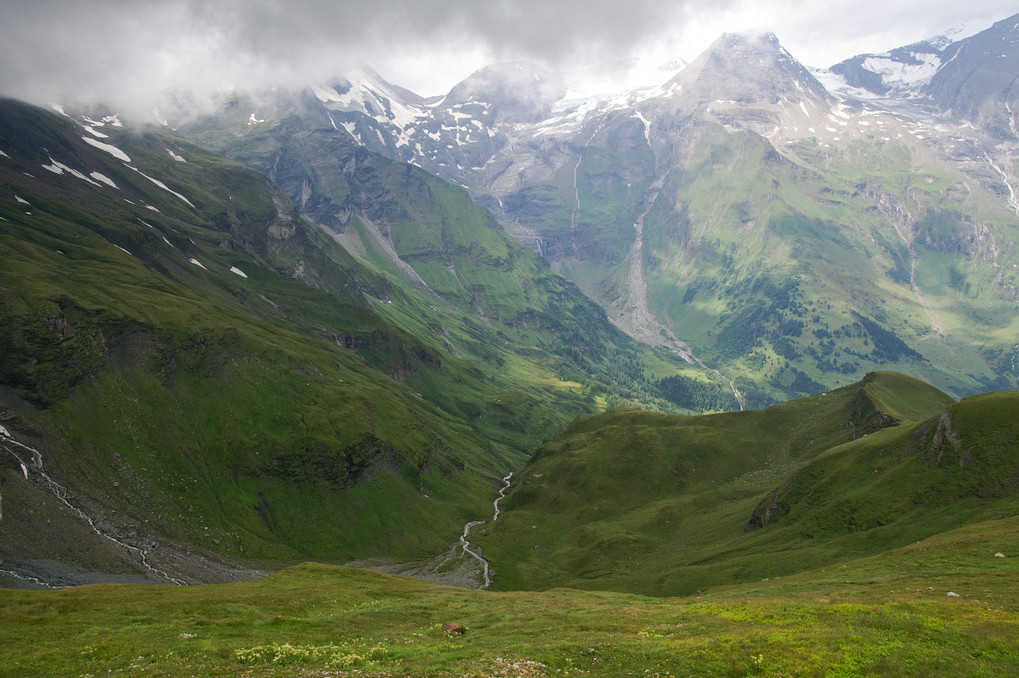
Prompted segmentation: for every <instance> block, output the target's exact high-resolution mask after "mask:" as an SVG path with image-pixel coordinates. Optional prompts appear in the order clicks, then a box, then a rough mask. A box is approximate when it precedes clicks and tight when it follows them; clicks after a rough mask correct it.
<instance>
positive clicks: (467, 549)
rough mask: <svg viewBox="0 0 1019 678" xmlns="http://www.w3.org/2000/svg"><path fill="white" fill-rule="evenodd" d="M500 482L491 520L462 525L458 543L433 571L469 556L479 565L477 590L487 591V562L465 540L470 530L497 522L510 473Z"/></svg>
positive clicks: (510, 478) (488, 575)
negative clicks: (479, 583)
mask: <svg viewBox="0 0 1019 678" xmlns="http://www.w3.org/2000/svg"><path fill="white" fill-rule="evenodd" d="M502 482H503V486H502V489H501V490H499V496H498V497H496V498H495V500H494V501H493V502H492V518H491V520H472V521H471V522H469V523H467V524H466V525H464V531H463V534H462V535H460V541H458V542H457V543H456V544H455V545H454V546H453V548H452V549H450V551H449V553H448V554H447V555H446V558H445V559H444V560H443V561H442V562H441V563H439V564H438V565H436V566H435V567H434V568H433V571H436V572H437V571H438V570H439V568H441V567H442V566H443V565H445V564H446V563H448V562H449V561H451V560H456V559H458V558H463V557H465V556H470V557H472V558H474V559H475V560H477V561H478V564H479V565H481V573H482V582H481V586H479V587H478V588H482V589H487V588H488V587H489V586H491V585H492V574H491V570H490V569H489V566H488V561H487V560H485V558H484V557H483V556H482V555H481V554H480V553H478V552H477V551H475V550H474V549H473V547H472V546H471V543H470V542H469V541H468V540H467V537H469V536H470V534H471V530H473V529H474V528H475V527H477V526H478V525H483V524H485V523H488V522H492V523H494V522H495V521H497V520H499V502H501V501H502V500H503V498H504V497H505V496H506V491H507V490H509V487H510V483H511V482H513V474H512V473H510V474H509V475H508V476H506V477H505V478H503V479H502ZM458 553H459V555H458Z"/></svg>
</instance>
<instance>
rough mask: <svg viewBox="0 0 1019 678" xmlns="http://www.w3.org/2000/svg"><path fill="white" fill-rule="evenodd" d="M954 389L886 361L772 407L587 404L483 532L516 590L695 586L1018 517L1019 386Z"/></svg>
mask: <svg viewBox="0 0 1019 678" xmlns="http://www.w3.org/2000/svg"><path fill="white" fill-rule="evenodd" d="M950 402H951V399H950V398H948V397H947V396H945V395H944V394H943V393H941V392H939V391H937V390H936V389H933V388H932V387H930V386H927V385H926V384H922V383H921V382H917V381H915V380H912V379H910V378H908V377H904V376H902V375H897V374H888V373H877V374H875V375H871V376H870V377H868V379H867V380H865V381H864V382H862V383H860V384H857V385H853V386H850V387H844V388H842V389H839V390H836V391H833V392H831V393H827V394H821V395H818V396H812V397H809V398H803V399H799V400H794V401H790V402H789V403H786V404H784V405H780V406H776V407H773V408H770V409H768V410H762V411H752V412H743V413H728V414H720V415H709V416H702V417H685V418H676V417H669V416H667V415H653V414H648V413H643V412H635V411H626V410H622V411H617V412H610V413H606V414H604V415H594V416H590V417H583V418H580V419H578V420H577V421H576V422H575V423H574V424H573V425H571V427H570V428H569V429H568V430H567V431H566V432H564V433H563V434H562V435H560V436H558V437H556V438H553V439H551V440H550V441H548V442H547V443H546V444H545V445H543V447H542V448H541V449H540V450H539V452H538V454H537V455H536V456H535V458H534V460H533V461H532V463H531V464H530V465H529V466H528V468H527V469H526V470H525V471H524V472H522V473H521V474H519V476H518V477H519V480H517V482H516V483H515V486H514V489H513V490H512V491H511V492H510V494H509V495H508V496H507V499H506V502H505V505H504V508H505V512H504V517H503V518H501V519H500V521H499V522H498V523H496V524H495V525H493V526H492V527H491V528H490V529H489V530H488V534H487V536H485V537H479V538H478V542H479V543H480V544H481V545H482V546H483V547H484V549H485V552H486V554H487V555H488V557H489V558H490V560H491V562H492V565H493V567H494V568H495V569H496V573H497V579H496V586H498V587H501V588H509V589H513V588H548V587H551V586H562V585H569V586H575V587H580V588H592V589H595V588H597V589H606V588H608V589H615V590H626V591H635V592H641V593H652V594H675V593H684V594H685V593H690V592H692V591H695V590H697V589H703V588H705V587H708V586H716V585H719V584H720V583H723V582H729V581H749V580H755V579H760V578H761V577H766V576H777V575H783V576H784V575H788V574H790V573H793V572H796V571H800V570H802V569H804V568H807V567H816V566H821V565H824V564H826V563H831V562H835V561H838V560H841V559H844V558H847V557H860V556H864V555H868V554H874V553H879V552H882V551H885V550H887V549H889V548H894V547H896V546H901V545H903V544H906V543H909V542H911V541H915V540H916V539H921V538H924V537H927V536H930V535H932V534H936V533H938V532H940V531H942V530H944V529H945V528H946V527H951V526H955V525H963V524H966V523H967V522H970V521H973V520H978V519H986V518H989V517H991V516H998V515H1002V514H1005V515H1011V514H1012V513H1014V512H1015V509H1016V506H1015V499H1014V497H1015V494H1014V492H1015V487H1014V485H1015V477H1016V469H1015V459H1014V455H1013V454H1011V450H1012V449H1013V447H1012V446H1013V445H1014V440H1015V435H1016V432H1015V430H1014V424H1013V423H1012V420H1013V419H1014V412H1015V409H1016V407H1019V403H1017V396H1016V394H1015V393H1003V394H992V395H988V396H982V397H974V398H969V399H966V400H964V401H962V402H961V403H958V404H954V405H950V406H949V403H950ZM946 406H947V407H948V409H945V408H946ZM1007 412H1011V413H1012V414H1011V415H1009V414H1006V413H1007ZM945 413H947V414H945ZM983 413H986V415H985V414H983ZM941 417H945V418H946V419H945V421H947V422H951V427H949V428H946V427H945V426H944V425H941V429H940V430H941V433H940V434H939V433H938V431H939V424H940V422H942V419H941ZM896 421H898V422H901V423H900V424H899V425H897V426H892V427H891V428H882V427H887V426H889V425H891V424H894V423H895V422H896ZM948 430H951V432H952V434H951V435H952V436H955V439H956V440H957V441H958V442H959V446H958V448H957V447H956V446H955V444H954V443H947V442H944V441H945V440H948V438H949V437H950V436H949V434H948V432H947V431H948ZM939 436H940V439H941V441H942V442H941V443H940V444H941V447H940V448H939V449H938V450H937V451H934V452H932V451H931V450H933V449H934V448H935V447H937V446H938V444H937V443H936V439H937V438H938V437H939ZM962 457H965V458H966V462H965V465H964V466H963V467H960V465H959V460H960V458H962Z"/></svg>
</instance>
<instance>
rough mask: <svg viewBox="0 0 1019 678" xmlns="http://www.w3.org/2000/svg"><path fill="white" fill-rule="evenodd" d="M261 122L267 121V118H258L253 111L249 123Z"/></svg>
mask: <svg viewBox="0 0 1019 678" xmlns="http://www.w3.org/2000/svg"><path fill="white" fill-rule="evenodd" d="M260 122H265V120H259V119H258V118H256V117H255V114H254V113H252V114H251V116H250V117H248V124H249V125H257V124H258V123H260Z"/></svg>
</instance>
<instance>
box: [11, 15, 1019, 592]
mask: <svg viewBox="0 0 1019 678" xmlns="http://www.w3.org/2000/svg"><path fill="white" fill-rule="evenodd" d="M1017 33H1019V15H1017V17H1013V18H1011V19H1008V20H1005V21H1002V22H999V23H997V24H995V25H994V26H993V27H991V28H990V29H988V30H986V31H983V32H981V33H979V34H976V35H974V36H970V37H967V38H964V39H961V40H951V39H947V38H945V39H932V40H931V41H927V42H924V43H917V44H915V45H910V46H907V47H903V48H899V49H896V50H893V51H891V52H888V53H887V54H873V55H861V56H859V57H855V58H853V59H850V60H847V61H846V62H843V63H842V64H838V65H836V66H833V67H832V68H830V69H827V70H824V71H818V70H811V69H808V68H806V67H805V66H803V65H802V64H800V63H799V62H798V61H797V60H796V59H795V58H794V57H793V56H792V55H791V54H790V53H789V52H788V51H786V50H785V49H784V48H783V47H782V45H781V44H780V43H779V41H778V39H777V38H776V37H775V36H774V35H769V34H765V35H749V36H748V35H735V34H727V35H724V36H721V37H720V38H719V39H718V40H717V41H716V42H715V43H714V44H713V45H712V46H711V47H710V48H709V49H708V50H707V51H706V52H704V53H703V54H701V55H700V56H698V57H697V58H696V59H694V60H693V61H691V62H690V63H688V64H676V67H677V68H676V69H675V70H674V72H673V73H672V74H671V76H670V77H669V78H668V79H667V80H665V81H664V82H662V83H660V84H659V85H656V86H654V87H650V88H647V89H642V90H636V91H628V92H621V93H620V92H612V93H610V94H598V95H590V94H584V95H580V93H579V91H578V90H577V89H576V87H575V83H573V82H572V81H571V79H570V77H568V76H567V75H563V74H558V73H555V72H552V71H549V70H547V69H544V68H542V67H540V66H537V65H534V64H526V63H508V64H497V65H493V66H491V67H488V68H485V69H482V70H481V71H479V72H477V73H475V74H474V75H472V76H471V77H469V78H468V79H466V80H465V81H464V82H462V83H460V84H458V85H457V86H456V87H454V88H453V89H452V90H451V91H450V92H449V93H448V94H447V95H446V96H444V97H435V98H431V99H426V98H423V97H420V96H417V95H415V94H414V93H412V92H409V91H407V90H405V89H402V88H399V87H396V86H394V85H391V84H389V83H386V82H385V81H384V80H383V79H382V78H381V77H380V76H378V74H376V73H374V72H373V71H371V70H370V69H368V68H365V69H362V70H360V71H359V72H357V73H348V74H345V75H343V76H341V77H337V78H336V79H335V80H334V81H332V82H329V83H322V84H316V85H313V86H308V87H294V88H291V89H277V90H273V91H268V92H230V93H228V94H226V95H224V96H223V98H222V99H221V100H220V101H219V102H218V106H217V108H216V110H215V112H214V113H211V114H206V115H202V116H200V117H192V118H188V119H182V120H179V121H178V120H169V121H165V124H164V125H158V126H153V125H142V124H136V123H134V122H132V121H122V120H121V119H120V116H118V115H117V114H116V112H115V111H111V110H107V109H106V108H104V107H103V106H102V104H100V103H95V104H94V105H90V106H70V105H66V106H60V105H54V106H52V107H51V108H50V109H49V110H46V109H41V108H37V107H34V106H31V105H28V104H25V103H22V102H18V101H13V100H5V101H2V102H0V257H2V260H0V264H2V265H0V308H2V316H3V319H4V322H3V324H2V327H0V347H2V348H0V425H2V427H3V428H2V429H0V445H2V446H3V448H4V454H5V457H4V459H5V466H4V469H5V475H4V482H3V484H2V485H0V502H2V503H0V506H2V507H3V513H2V518H0V558H2V560H3V564H2V565H0V570H2V572H0V574H2V575H3V576H4V577H6V579H5V581H7V582H10V583H19V584H21V585H36V586H63V585H69V584H78V583H88V582H102V581H108V580H111V578H112V579H115V580H118V581H120V580H146V581H161V582H166V581H171V582H174V583H202V582H208V581H221V580H229V579H244V578H250V577H253V576H256V575H258V574H260V573H262V572H264V571H265V570H268V569H275V568H277V567H279V566H280V565H281V564H286V563H293V562H297V561H300V560H307V559H313V560H324V561H331V562H351V561H359V562H360V561H364V560H365V559H370V558H384V559H387V560H389V561H398V562H404V563H405V562H409V561H414V562H415V563H417V564H418V565H419V566H420V567H421V568H424V569H428V568H432V569H433V570H434V571H433V574H436V575H439V574H444V573H446V570H452V569H457V570H458V571H459V572H460V573H461V574H462V572H463V571H464V570H470V568H471V567H472V566H473V565H472V558H476V559H477V560H478V561H481V560H485V562H486V563H487V562H490V563H491V565H492V567H493V569H494V571H495V572H496V577H495V578H494V580H493V582H494V584H493V585H494V586H495V587H496V588H500V587H501V588H527V589H540V588H548V587H552V586H563V585H567V586H572V587H580V588H598V589H615V590H622V591H632V592H638V593H650V594H658V595H661V594H667V595H675V594H688V593H691V592H693V591H696V590H698V589H701V588H703V587H706V586H716V585H722V584H727V583H733V582H746V581H748V580H749V579H750V578H751V577H759V575H760V573H762V572H765V573H771V574H775V575H776V576H787V575H791V574H794V573H796V572H799V571H801V570H803V569H804V568H806V567H807V566H822V565H829V564H833V563H836V562H840V560H842V559H845V558H848V557H862V556H870V555H875V554H880V553H884V552H887V551H889V550H891V549H895V548H900V547H904V546H905V545H907V544H908V543H910V542H911V541H916V540H917V539H924V538H928V537H932V536H933V535H936V534H938V533H939V532H941V531H944V530H945V529H949V528H956V527H959V528H963V527H965V526H967V525H969V524H972V523H974V522H976V521H978V520H986V519H989V518H991V517H993V516H996V515H1002V514H1012V513H1014V505H1013V504H1014V499H1013V497H1014V495H1015V487H1014V485H1015V482H1014V479H1015V469H1014V460H1013V458H1014V455H1013V454H1010V450H1013V449H1014V431H1012V428H1010V424H1008V423H1007V422H1008V421H1009V420H1010V419H1011V418H1014V417H1012V416H1011V414H1012V413H1014V408H1015V404H1014V402H1013V401H1014V399H1013V398H1012V397H1011V395H1009V394H992V395H983V396H975V395H974V394H978V393H984V392H987V391H1007V390H1009V389H1014V388H1016V386H1017V384H1019V372H1017V368H1016V357H1017V352H1019V348H1017V347H1019V343H1017V342H1019V314H1017V313H1016V309H1017V306H1016V305H1017V302H1019V287H1017V282H1016V276H1017V273H1019V259H1017V253H1016V247H1015V243H1016V242H1017V241H1019V199H1017V198H1016V196H1015V189H1016V188H1019V184H1017V180H1016V179H1015V178H1014V176H1015V175H1016V167H1017V155H1016V153H1017V149H1019V145H1017V144H1019V136H1017V134H1016V131H1015V129H1016V127H1015V116H1014V114H1013V112H1012V111H1013V110H1014V109H1015V107H1016V106H1017V105H1019V103H1017V102H1016V101H1015V100H1014V99H1015V96H1016V92H1015V88H1014V81H1015V77H1016V74H1017V73H1019V68H1017V66H1016V62H1015V59H1016V58H1019V56H1017V52H1016V48H1015V46H1014V44H1015V43H1014V41H1015V39H1016V37H1017ZM822 394H823V395H822ZM962 396H972V397H968V398H964V399H963V400H961V401H959V402H956V401H957V400H958V399H959V398H960V397H962ZM790 399H792V400H790ZM784 401H789V402H786V403H785V404H778V403H781V402H784ZM736 410H749V411H742V412H737V411H736ZM709 412H714V413H716V414H704V413H709ZM571 422H572V423H571ZM946 459H947V461H946ZM957 469H958V470H957ZM950 471H951V473H950ZM511 472H514V473H516V474H517V476H516V478H517V479H516V480H515V481H514V482H512V483H511V486H510V488H509V490H508V491H506V493H505V503H504V509H505V515H504V516H503V517H502V518H500V520H499V521H497V522H495V523H493V524H492V525H490V526H488V527H487V528H485V531H484V533H483V534H481V536H477V535H474V536H472V539H475V540H476V541H477V543H478V544H480V546H481V547H482V548H483V549H484V551H483V553H484V559H483V558H482V557H481V556H480V555H477V554H474V555H473V556H472V555H470V554H469V553H468V548H467V546H466V544H464V547H463V548H462V549H460V550H459V551H458V550H457V549H458V548H459V547H457V546H456V544H457V543H458V542H457V536H458V535H461V534H463V535H464V540H463V541H464V542H465V541H466V536H467V533H466V531H464V530H465V528H464V525H465V524H470V523H471V522H472V521H475V520H478V519H480V518H482V517H487V516H488V515H489V514H490V513H491V509H492V499H493V497H494V496H496V493H497V492H499V490H500V488H501V487H502V486H503V482H504V481H503V479H505V478H507V476H508V474H510V473H511ZM500 496H501V495H500ZM918 507H919V508H918ZM719 526H722V527H721V528H720V527H719ZM723 528H724V535H722V536H717V535H716V532H715V530H717V529H723ZM451 544H453V545H454V546H453V556H452V557H448V558H447V557H446V556H443V555H440V554H445V553H449V549H450V545H451ZM435 556H438V562H437V561H436V560H435ZM444 558H445V559H444ZM447 562H449V563H450V564H447ZM486 567H487V565H486ZM443 568H445V570H443ZM440 570H442V571H441V572H440ZM458 576H459V575H458Z"/></svg>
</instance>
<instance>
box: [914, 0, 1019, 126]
mask: <svg viewBox="0 0 1019 678" xmlns="http://www.w3.org/2000/svg"><path fill="white" fill-rule="evenodd" d="M1017 40H1019V15H1016V16H1013V17H1010V18H1008V19H1004V20H1002V21H999V22H997V23H996V24H994V25H993V26H992V27H991V28H989V29H987V30H986V31H982V32H981V33H978V34H977V35H975V36H973V37H972V38H968V39H966V40H963V41H960V42H957V43H953V44H951V45H949V46H948V47H946V48H945V51H944V53H943V55H942V59H943V61H944V65H943V66H942V67H941V68H939V69H938V71H937V73H935V74H934V75H933V76H932V77H931V79H930V83H928V85H927V86H926V87H925V88H924V94H925V95H926V96H928V97H929V98H930V99H931V100H932V101H934V102H935V103H936V104H937V106H938V107H939V108H941V109H942V110H946V111H950V112H951V114H952V116H953V117H954V118H957V119H962V120H969V121H972V122H974V123H976V124H977V125H979V126H980V127H982V128H983V129H986V130H987V131H988V132H989V133H990V134H991V135H992V136H993V137H994V138H995V139H998V140H1001V141H1015V140H1016V139H1017V138H1019V133H1017V132H1016V114H1015V113H1014V111H1015V110H1016V109H1017V108H1019V100H1017V99H1019V88H1017V86H1016V77H1017V76H1016V74H1017V73H1019V47H1016V43H1017Z"/></svg>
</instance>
